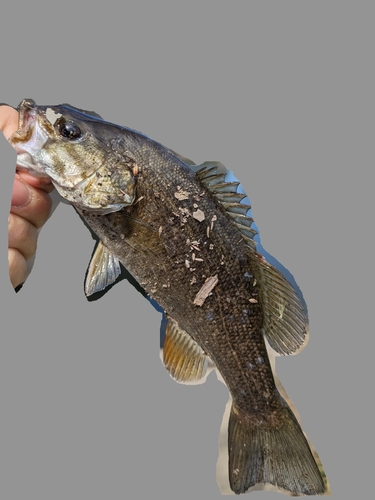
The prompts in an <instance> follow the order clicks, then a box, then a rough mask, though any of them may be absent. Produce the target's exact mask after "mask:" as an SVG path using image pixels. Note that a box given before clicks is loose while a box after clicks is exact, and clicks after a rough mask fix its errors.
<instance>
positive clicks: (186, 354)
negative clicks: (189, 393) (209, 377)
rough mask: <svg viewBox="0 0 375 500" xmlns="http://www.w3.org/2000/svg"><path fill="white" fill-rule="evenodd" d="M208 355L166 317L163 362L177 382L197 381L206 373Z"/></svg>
mask: <svg viewBox="0 0 375 500" xmlns="http://www.w3.org/2000/svg"><path fill="white" fill-rule="evenodd" d="M208 360H209V358H208V356H207V355H206V354H205V353H204V351H203V349H202V348H201V347H200V346H199V345H198V344H197V343H196V342H195V340H193V339H192V338H191V337H190V335H189V334H188V333H187V332H185V330H182V329H181V328H180V327H179V326H178V323H177V322H176V321H174V320H173V319H172V318H169V319H168V323H167V328H166V336H165V341H164V347H163V362H164V365H165V367H166V369H167V370H168V371H169V373H170V375H171V377H172V378H174V379H175V380H176V381H177V382H181V383H186V382H197V381H198V380H201V379H202V378H203V377H204V376H205V374H206V373H207V368H208Z"/></svg>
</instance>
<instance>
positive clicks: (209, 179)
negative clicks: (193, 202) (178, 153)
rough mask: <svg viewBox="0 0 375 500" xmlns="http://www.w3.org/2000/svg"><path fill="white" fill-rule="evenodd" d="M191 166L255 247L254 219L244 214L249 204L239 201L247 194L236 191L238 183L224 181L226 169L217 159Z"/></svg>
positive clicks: (248, 242)
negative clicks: (252, 226)
mask: <svg viewBox="0 0 375 500" xmlns="http://www.w3.org/2000/svg"><path fill="white" fill-rule="evenodd" d="M191 168H192V169H193V170H194V171H195V172H196V174H197V176H198V178H199V180H200V181H201V182H202V184H203V185H204V187H205V188H206V189H208V190H209V191H210V192H211V194H212V195H213V196H214V197H215V199H216V201H217V202H218V203H219V204H220V205H221V206H222V207H223V208H224V210H225V211H226V212H227V214H228V215H229V216H230V217H231V218H232V219H233V222H234V224H235V225H236V226H237V229H238V230H239V231H240V233H241V234H242V236H243V237H244V240H245V241H246V243H247V244H248V245H249V247H250V248H252V249H255V248H256V243H255V241H254V236H255V235H256V234H258V232H257V231H255V229H252V228H251V225H252V224H253V222H254V221H253V219H252V218H251V217H247V215H246V214H247V212H248V211H249V210H250V209H251V206H250V205H245V204H244V203H241V201H242V200H243V199H244V198H246V196H247V195H246V193H238V192H237V188H238V186H239V184H240V183H238V182H226V181H225V176H226V174H227V172H228V170H227V169H226V168H225V166H224V165H223V164H222V163H221V162H219V161H216V162H215V161H205V162H204V163H202V164H201V165H194V166H191Z"/></svg>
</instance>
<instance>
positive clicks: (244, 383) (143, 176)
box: [10, 100, 329, 495]
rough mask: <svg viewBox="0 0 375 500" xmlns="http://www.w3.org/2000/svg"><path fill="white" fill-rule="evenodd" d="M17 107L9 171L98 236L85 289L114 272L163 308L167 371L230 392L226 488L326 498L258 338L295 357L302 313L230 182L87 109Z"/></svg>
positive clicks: (96, 287)
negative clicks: (37, 180) (18, 170)
mask: <svg viewBox="0 0 375 500" xmlns="http://www.w3.org/2000/svg"><path fill="white" fill-rule="evenodd" d="M18 109H19V112H20V127H19V130H18V131H17V132H15V133H14V134H13V136H12V137H11V138H10V142H11V144H12V145H13V146H14V147H15V149H16V150H17V153H18V164H19V165H20V167H23V168H27V169H28V170H30V172H32V173H34V174H35V175H48V176H50V177H51V180H52V182H53V184H54V185H55V187H56V189H57V190H58V192H59V193H60V194H61V196H62V197H64V198H65V199H66V200H68V201H69V202H70V203H71V204H72V205H73V207H74V208H75V209H76V211H77V212H78V213H79V215H80V216H81V217H82V219H83V220H84V221H85V223H86V224H87V225H88V226H89V227H90V229H91V230H92V231H93V232H94V233H95V234H96V236H97V238H98V240H99V243H98V246H97V248H96V250H95V252H94V255H93V257H92V261H91V264H90V267H89V271H88V273H87V277H86V286H85V290H86V293H87V294H88V295H89V294H92V293H95V292H96V291H100V290H103V289H105V288H106V287H107V286H108V285H109V284H111V283H112V282H113V281H114V280H115V279H116V276H118V272H119V270H118V269H119V263H121V264H122V265H123V266H124V267H125V268H126V269H127V270H128V271H129V272H130V273H131V274H132V275H133V277H134V278H135V279H136V281H137V282H138V283H139V284H140V285H141V286H142V287H143V289H144V290H145V291H146V292H147V294H148V295H149V296H150V297H151V298H153V299H154V300H155V301H156V302H157V303H158V304H159V305H160V306H161V307H162V308H163V309H164V312H165V314H166V316H167V319H168V322H167V328H166V340H165V346H164V358H163V359H164V364H165V366H166V368H167V369H168V370H169V372H170V373H171V375H172V376H173V377H174V378H175V379H176V380H177V381H178V382H182V383H184V382H185V383H188V382H198V381H199V380H203V379H204V376H205V374H206V372H207V361H208V359H210V360H211V361H212V362H213V363H214V365H215V368H216V370H218V371H219V372H220V374H221V375H222V377H223V379H224V381H225V383H226V385H227V386H228V389H229V391H230V394H231V396H232V408H231V413H230V417H229V426H228V452H229V463H228V474H229V482H230V487H231V489H232V490H233V491H234V492H235V493H237V494H240V493H245V492H246V491H248V490H249V489H251V488H252V487H253V486H255V485H257V484H270V485H273V486H275V487H276V488H278V489H279V490H280V491H281V492H289V493H291V494H294V495H299V494H306V495H315V494H325V493H328V492H329V485H328V481H327V479H326V477H325V474H324V472H322V468H321V463H320V460H319V458H318V457H317V455H316V453H315V452H313V451H312V448H311V447H310V445H309V443H308V441H307V439H306V438H305V436H304V433H303V431H302V429H301V427H300V424H299V422H298V421H297V419H296V417H295V415H294V414H293V412H292V410H291V409H290V407H289V405H288V403H287V402H286V401H285V399H283V398H282V397H281V395H280V393H279V391H278V389H277V386H276V384H275V379H274V375H273V373H272V368H271V364H270V361H269V358H268V353H267V347H266V342H265V338H266V339H267V340H268V342H269V344H270V346H271V347H272V348H273V349H274V350H275V351H276V352H277V353H279V354H282V355H286V354H294V353H296V352H297V351H298V350H300V349H301V348H302V347H303V346H304V345H305V343H306V341H307V338H308V328H307V324H308V322H307V313H306V310H305V307H304V304H303V303H302V302H301V300H300V298H299V297H298V293H297V292H296V290H294V288H293V287H292V286H291V284H290V283H289V282H288V281H287V280H286V279H285V277H284V276H283V275H282V274H281V273H280V272H279V271H278V270H277V269H275V268H273V267H272V266H271V265H270V264H268V263H267V262H266V261H265V260H264V258H263V257H262V256H261V255H260V254H259V253H258V252H257V251H256V244H255V241H254V239H253V237H254V234H256V231H254V230H253V229H252V227H251V224H252V219H251V218H250V217H248V216H247V212H248V209H249V208H250V207H249V206H247V205H243V204H241V200H242V199H243V198H244V197H245V196H246V195H245V194H241V193H237V188H238V183H237V182H229V183H226V182H225V170H224V169H223V166H222V165H221V164H220V163H219V162H205V163H204V164H202V165H200V166H197V165H194V163H193V162H192V161H191V160H188V159H186V158H183V157H181V156H180V155H178V154H177V153H175V152H173V151H171V150H169V149H167V148H165V147H164V146H162V145H161V144H159V143H157V142H155V141H153V140H151V139H149V138H148V137H146V136H145V135H143V134H141V133H139V132H136V131H134V130H132V129H129V128H126V127H121V126H118V125H114V124H111V123H108V122H105V121H104V120H102V119H101V118H100V117H99V116H98V115H96V114H93V113H91V112H86V111H83V110H79V109H78V108H73V107H72V106H69V105H60V106H37V105H36V104H35V103H34V102H33V101H31V100H24V101H22V103H21V104H20V106H19V108H18ZM51 117H52V118H51Z"/></svg>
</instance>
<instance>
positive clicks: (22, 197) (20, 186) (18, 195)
mask: <svg viewBox="0 0 375 500" xmlns="http://www.w3.org/2000/svg"><path fill="white" fill-rule="evenodd" d="M31 197H32V194H31V190H30V189H29V187H28V185H27V184H26V183H25V182H23V181H21V178H20V176H19V175H16V178H15V179H14V184H13V194H12V207H15V208H22V207H25V206H26V205H28V204H29V203H30V201H31Z"/></svg>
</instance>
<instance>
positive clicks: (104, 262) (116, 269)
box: [85, 241, 121, 297]
mask: <svg viewBox="0 0 375 500" xmlns="http://www.w3.org/2000/svg"><path fill="white" fill-rule="evenodd" d="M120 274H121V267H120V262H119V260H118V259H117V257H115V256H114V255H113V253H112V252H110V251H109V250H108V248H107V247H106V246H104V245H103V243H102V242H101V241H99V243H98V245H97V247H96V249H95V252H94V254H93V256H92V258H91V261H90V265H89V268H88V271H87V275H86V279H85V294H86V297H89V296H90V295H92V294H93V293H96V292H101V291H102V290H104V289H105V288H107V286H109V285H111V284H112V283H114V282H115V281H116V279H117V278H118V277H119V276H120Z"/></svg>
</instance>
